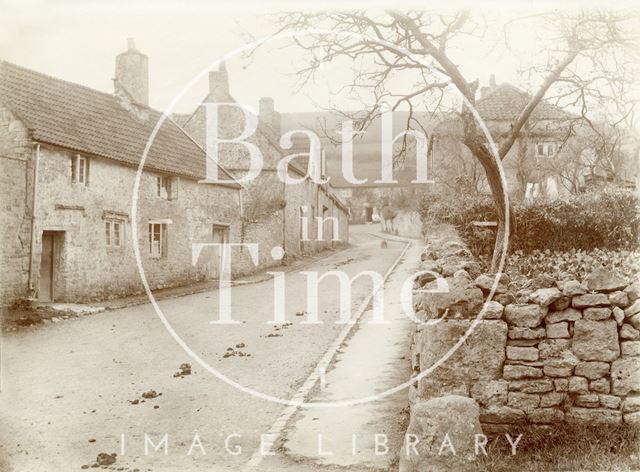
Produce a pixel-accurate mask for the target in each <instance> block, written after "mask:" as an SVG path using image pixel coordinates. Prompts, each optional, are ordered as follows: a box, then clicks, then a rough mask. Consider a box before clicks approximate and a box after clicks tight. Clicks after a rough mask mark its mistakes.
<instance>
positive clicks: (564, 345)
mask: <svg viewBox="0 0 640 472" xmlns="http://www.w3.org/2000/svg"><path fill="white" fill-rule="evenodd" d="M570 349H571V340H570V339H544V340H542V341H540V343H539V344H538V351H539V352H540V359H549V358H550V357H560V356H561V355H562V353H563V352H565V351H568V350H570Z"/></svg>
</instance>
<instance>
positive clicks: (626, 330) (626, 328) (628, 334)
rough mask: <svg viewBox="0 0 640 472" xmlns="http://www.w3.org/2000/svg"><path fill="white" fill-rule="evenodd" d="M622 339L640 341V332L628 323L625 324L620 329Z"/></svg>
mask: <svg viewBox="0 0 640 472" xmlns="http://www.w3.org/2000/svg"><path fill="white" fill-rule="evenodd" d="M620 339H630V340H637V339H640V331H638V330H637V329H635V328H634V327H633V326H631V325H630V324H628V323H625V324H623V325H622V327H621V328H620Z"/></svg>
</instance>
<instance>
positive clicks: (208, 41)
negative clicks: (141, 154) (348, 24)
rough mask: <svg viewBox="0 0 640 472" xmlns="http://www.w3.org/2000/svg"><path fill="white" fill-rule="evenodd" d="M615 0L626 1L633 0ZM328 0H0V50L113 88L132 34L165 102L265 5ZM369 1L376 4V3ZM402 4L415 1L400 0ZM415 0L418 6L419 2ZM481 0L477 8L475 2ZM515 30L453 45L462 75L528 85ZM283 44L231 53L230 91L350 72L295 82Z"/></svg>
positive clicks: (492, 15) (292, 94)
mask: <svg viewBox="0 0 640 472" xmlns="http://www.w3.org/2000/svg"><path fill="white" fill-rule="evenodd" d="M363 4H364V3H361V4H355V5H354V6H362V5H363ZM619 4H620V6H629V5H632V2H622V1H621V2H619ZM334 5H339V6H342V7H343V6H345V5H347V6H348V5H349V3H348V2H331V1H325V2H324V3H322V2H318V1H315V2H308V3H304V2H300V1H298V2H283V1H280V2H277V1H276V2H269V3H268V6H265V2H257V1H247V0H237V1H233V2H231V1H218V2H214V1H206V2H205V1H199V0H196V1H191V2H175V1H169V0H156V1H147V0H143V1H133V0H128V1H122V0H114V1H97V0H82V1H80V0H50V1H44V0H0V60H7V61H10V62H13V63H16V64H19V65H22V66H25V67H28V68H32V69H34V70H37V71H40V72H44V73H46V74H49V75H52V76H54V77H58V78H62V79H65V80H69V81H72V82H76V83H80V84H83V85H86V86H89V87H91V88H95V89H98V90H101V91H105V92H112V91H113V84H112V78H113V75H114V65H115V56H116V55H117V54H118V53H120V52H123V51H124V50H125V49H126V42H127V38H134V39H135V41H136V45H137V48H138V49H139V50H140V51H142V52H144V53H145V54H147V55H148V56H149V81H150V105H151V106H153V107H154V108H157V109H161V110H164V109H165V108H166V107H167V106H169V104H171V103H172V101H173V100H174V99H175V97H176V96H177V94H179V93H181V92H182V91H183V90H184V88H185V86H186V85H187V83H189V82H190V81H191V80H192V79H193V78H194V77H195V76H196V75H197V74H198V73H199V72H201V71H202V70H204V69H205V68H206V67H208V66H209V65H210V64H211V63H213V62H214V61H216V60H218V59H219V58H220V57H221V56H222V55H225V54H228V53H229V52H231V51H233V50H235V49H237V48H239V47H242V46H243V45H246V44H247V43H248V42H249V39H248V38H250V37H256V38H259V37H263V36H268V35H269V34H271V33H273V31H274V30H275V29H276V25H275V24H274V22H273V18H272V16H270V15H269V14H272V13H273V12H274V11H277V10H286V9H291V8H300V7H301V6H304V7H310V8H318V7H323V8H330V7H332V6H334ZM366 5H374V7H375V5H376V3H375V2H374V3H371V2H368V3H366ZM406 5H407V6H408V7H409V6H412V5H413V4H412V3H410V2H406ZM415 5H421V6H422V7H424V6H425V5H426V3H425V2H419V3H416V4H415ZM445 5H446V7H443V6H442V4H441V5H440V6H441V7H442V8H448V9H451V8H458V7H461V6H466V5H465V4H464V3H463V2H457V1H456V0H453V1H448V2H446V4H445ZM472 5H474V7H473V8H475V13H477V14H479V15H480V16H481V15H487V16H488V17H489V20H488V21H489V22H492V21H496V20H500V21H502V20H504V18H506V17H507V16H509V15H521V14H523V13H526V12H527V11H531V8H535V11H540V9H541V8H546V9H548V8H551V7H553V6H554V5H557V3H555V4H554V3H550V2H535V4H534V2H530V1H522V2H498V1H492V2H482V3H478V2H476V3H474V4H472ZM479 5H480V6H481V7H482V10H478V6H479ZM571 5H578V3H575V2H570V3H566V2H564V3H563V7H564V8H571ZM580 5H584V2H581V3H580ZM267 8H268V9H267ZM574 8H575V7H574ZM490 24H492V23H490ZM516 33H517V34H514V36H513V39H512V40H510V48H509V49H508V50H507V49H506V48H505V47H504V35H503V31H502V29H500V30H499V31H492V29H491V28H489V30H488V32H487V34H485V37H484V38H482V39H477V40H476V39H474V40H473V42H472V43H469V44H471V47H461V48H459V49H458V50H454V51H453V52H452V53H453V54H454V56H455V58H456V61H457V62H458V63H459V64H461V68H462V70H463V72H464V73H465V75H466V76H467V77H469V78H478V79H479V80H480V82H481V85H484V84H486V83H487V82H488V80H489V74H491V73H493V74H495V75H496V78H497V81H498V82H499V83H500V82H505V81H506V82H511V83H513V84H516V85H519V86H522V87H523V88H527V87H529V86H530V85H531V84H527V83H526V82H523V79H522V78H521V77H520V76H518V74H517V70H518V68H519V67H521V66H522V65H523V64H524V63H531V60H532V57H531V56H532V52H533V51H534V49H535V46H536V41H537V40H538V35H539V32H536V31H531V30H522V31H517V32H516ZM282 46H283V43H282V42H280V43H270V44H269V45H267V46H266V47H264V48H261V49H259V50H258V52H257V53H256V54H255V55H254V57H253V60H252V61H250V62H249V61H248V60H247V59H243V58H242V57H235V58H234V59H231V60H229V61H228V63H227V68H228V70H229V75H230V87H231V93H232V94H233V95H234V97H235V98H236V100H238V101H239V102H242V103H245V104H247V105H250V106H252V107H257V103H258V100H259V98H260V97H263V96H270V97H273V98H274V100H275V103H276V108H277V109H278V110H279V111H283V112H292V111H313V110H317V109H321V108H326V107H327V104H328V103H330V102H331V100H336V98H335V97H334V95H332V92H335V91H336V90H337V88H338V85H339V84H342V83H345V81H348V80H349V79H350V74H351V70H350V68H349V67H348V65H345V64H336V65H335V66H334V65H330V66H328V68H327V69H325V70H324V76H321V77H320V79H319V81H318V83H316V84H314V85H313V86H311V87H306V88H305V89H304V90H302V91H296V88H295V84H296V78H295V74H294V73H295V71H296V70H297V69H298V68H299V67H300V65H301V64H304V63H305V61H306V60H307V59H308V56H307V54H308V53H306V52H302V51H296V50H292V49H290V48H289V49H286V50H283V49H282ZM533 59H534V60H535V58H533ZM206 91H207V79H206V75H205V76H203V78H202V80H200V81H198V82H197V83H195V84H194V85H193V86H192V87H191V88H190V89H188V90H187V91H186V92H185V95H184V96H183V98H182V99H181V100H180V101H179V102H178V103H176V105H175V107H174V109H173V111H175V112H181V113H185V112H190V111H192V110H193V109H194V108H195V107H196V106H197V104H198V103H199V102H200V100H201V99H202V98H203V97H204V96H205V94H206ZM340 100H341V102H340V103H338V106H340V107H342V108H347V109H353V107H354V106H355V104H354V103H352V102H350V101H349V100H347V99H343V98H340Z"/></svg>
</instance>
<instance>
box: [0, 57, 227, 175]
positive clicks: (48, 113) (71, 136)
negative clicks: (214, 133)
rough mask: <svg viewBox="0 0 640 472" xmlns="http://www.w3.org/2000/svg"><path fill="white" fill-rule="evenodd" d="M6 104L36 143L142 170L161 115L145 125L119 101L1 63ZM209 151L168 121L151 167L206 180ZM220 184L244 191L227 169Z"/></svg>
mask: <svg viewBox="0 0 640 472" xmlns="http://www.w3.org/2000/svg"><path fill="white" fill-rule="evenodd" d="M0 102H2V103H3V104H4V105H5V106H6V107H7V108H9V109H10V110H11V111H12V112H13V113H14V114H15V115H16V116H17V117H18V118H19V119H20V120H21V121H22V122H23V123H24V124H25V126H27V127H28V128H29V129H30V131H31V135H32V138H33V139H34V140H35V141H38V142H42V143H48V144H53V145H57V146H61V147H64V148H67V149H70V150H74V151H78V152H84V153H88V154H92V155H95V156H101V157H105V158H108V159H113V160H115V161H118V162H122V163H125V164H129V165H134V166H138V165H139V163H140V159H141V158H142V154H143V152H144V149H145V146H146V144H147V141H148V139H149V137H150V136H151V133H152V131H153V129H154V127H155V126H156V124H157V122H158V120H159V119H160V117H161V116H162V114H161V113H160V112H158V111H157V110H154V109H152V108H148V107H144V106H142V105H136V106H137V107H140V108H142V111H143V112H144V113H148V119H146V120H144V121H143V120H142V119H140V118H138V117H136V116H135V115H134V113H133V112H131V111H128V110H126V109H125V108H123V106H122V105H121V103H120V101H119V99H118V98H117V97H115V96H114V95H111V94H108V93H104V92H99V91H97V90H93V89H91V88H88V87H85V86H82V85H78V84H74V83H71V82H67V81H64V80H61V79H57V78H54V77H50V76H48V75H45V74H42V73H39V72H35V71H33V70H30V69H26V68H24V67H20V66H17V65H15V64H11V63H9V62H5V61H0ZM205 157H206V154H205V151H204V150H203V149H202V148H201V147H200V146H198V145H197V144H196V143H195V142H194V141H193V140H192V139H191V138H190V137H189V136H188V135H187V134H186V133H185V132H184V131H182V129H180V127H178V126H177V125H176V124H175V123H174V122H172V121H171V120H170V119H166V120H165V121H164V123H163V124H162V126H161V127H160V129H159V131H158V133H157V135H156V137H155V140H154V142H153V144H152V146H151V149H150V150H149V153H148V156H147V160H146V161H145V170H156V171H160V172H167V173H170V174H175V175H180V176H184V177H189V178H194V179H204V178H205V173H206V171H205ZM218 175H219V176H220V177H219V178H221V179H223V180H227V179H228V180H229V184H231V185H234V186H239V185H238V184H237V183H236V182H235V181H234V180H233V178H232V177H231V175H230V174H228V173H227V172H226V171H225V170H224V169H222V168H221V172H219V173H218Z"/></svg>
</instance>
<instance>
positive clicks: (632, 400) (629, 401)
mask: <svg viewBox="0 0 640 472" xmlns="http://www.w3.org/2000/svg"><path fill="white" fill-rule="evenodd" d="M622 411H623V412H625V413H635V412H636V411H640V396H634V397H627V398H625V399H624V402H622Z"/></svg>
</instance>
